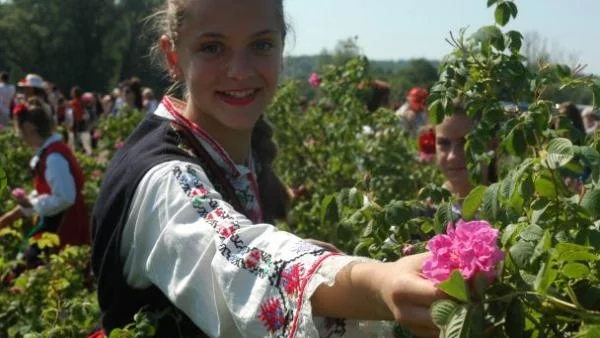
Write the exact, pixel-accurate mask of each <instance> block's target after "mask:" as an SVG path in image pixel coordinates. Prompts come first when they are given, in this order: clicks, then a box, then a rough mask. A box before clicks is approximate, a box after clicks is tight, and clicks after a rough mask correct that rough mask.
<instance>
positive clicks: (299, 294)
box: [172, 165, 339, 337]
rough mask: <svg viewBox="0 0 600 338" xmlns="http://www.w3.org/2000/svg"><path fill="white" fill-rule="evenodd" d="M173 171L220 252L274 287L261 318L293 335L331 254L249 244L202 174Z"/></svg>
mask: <svg viewBox="0 0 600 338" xmlns="http://www.w3.org/2000/svg"><path fill="white" fill-rule="evenodd" d="M172 172H173V174H174V176H175V178H176V179H177V181H178V182H179V185H180V187H181V188H182V189H183V191H184V193H185V194H186V195H187V196H188V197H189V198H190V201H191V205H192V206H193V207H194V209H195V210H196V211H197V212H198V215H199V216H200V217H202V218H203V219H204V221H205V222H206V223H207V224H209V225H210V226H211V227H212V228H213V230H214V231H215V234H216V235H217V236H218V238H219V240H220V242H219V243H218V251H219V253H220V254H221V255H222V256H223V257H224V258H225V259H226V260H227V261H228V262H230V263H231V264H233V265H235V266H237V267H239V268H241V269H244V270H246V271H248V272H250V273H252V274H254V275H256V276H257V277H258V278H264V279H265V280H266V281H267V282H268V283H269V285H270V286H271V287H272V290H270V291H269V292H268V294H267V295H269V297H268V298H267V299H266V300H264V301H263V303H261V304H260V313H259V314H258V315H257V317H258V319H260V321H261V322H262V323H263V324H264V325H265V328H266V329H267V330H268V332H269V333H271V334H272V335H274V336H276V337H287V336H288V335H290V334H293V333H294V332H295V329H296V322H297V314H298V313H299V311H300V309H301V304H302V298H303V289H304V287H305V286H306V283H307V281H308V279H309V278H310V277H311V275H312V273H314V271H315V268H316V267H317V266H318V264H319V263H318V262H320V261H322V259H324V258H325V257H327V256H328V255H330V254H331V253H329V252H328V251H327V250H325V249H322V248H320V247H318V246H315V245H311V244H307V243H305V242H303V241H299V242H298V243H297V244H295V245H293V246H292V247H291V250H289V249H288V250H285V251H282V252H281V254H278V255H277V257H276V258H275V257H273V256H272V255H271V254H269V253H267V252H265V251H263V250H261V249H258V248H255V247H251V246H249V245H247V244H246V243H244V241H243V239H242V233H241V232H240V229H241V227H240V223H239V216H237V217H238V218H236V216H234V215H232V213H231V212H230V211H229V210H228V209H226V208H227V207H226V206H225V205H224V204H222V203H221V202H220V201H219V200H216V199H214V198H213V197H212V196H214V192H213V191H212V189H209V188H208V187H207V186H206V185H205V183H203V181H202V180H201V179H200V177H202V176H201V174H200V173H199V172H198V171H197V170H196V169H195V168H194V167H192V166H191V165H186V166H183V167H181V166H175V167H174V168H173V170H172ZM242 177H245V176H242ZM250 226H251V225H250ZM265 296H266V295H265ZM338 331H339V330H338Z"/></svg>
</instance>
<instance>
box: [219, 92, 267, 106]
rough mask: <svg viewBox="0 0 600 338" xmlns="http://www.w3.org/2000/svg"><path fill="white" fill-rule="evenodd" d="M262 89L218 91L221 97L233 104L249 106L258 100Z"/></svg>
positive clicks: (222, 99)
mask: <svg viewBox="0 0 600 338" xmlns="http://www.w3.org/2000/svg"><path fill="white" fill-rule="evenodd" d="M259 91H260V89H243V90H226V91H217V92H216V94H217V96H218V97H219V99H220V100H221V101H223V102H225V103H226V104H229V105H232V106H237V107H240V106H247V105H249V104H251V103H252V102H254V100H256V95H257V94H258V92H259Z"/></svg>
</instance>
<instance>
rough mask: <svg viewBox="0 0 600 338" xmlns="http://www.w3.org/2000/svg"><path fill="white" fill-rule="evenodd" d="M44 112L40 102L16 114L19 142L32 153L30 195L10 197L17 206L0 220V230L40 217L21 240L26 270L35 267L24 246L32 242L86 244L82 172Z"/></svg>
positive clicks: (34, 252) (32, 253)
mask: <svg viewBox="0 0 600 338" xmlns="http://www.w3.org/2000/svg"><path fill="white" fill-rule="evenodd" d="M45 107H46V106H44V105H43V104H42V102H41V101H40V100H39V99H37V98H32V99H29V101H28V103H27V106H26V107H23V108H22V109H21V110H19V111H17V112H16V116H15V120H16V121H17V124H18V127H19V137H20V138H21V139H22V140H23V142H24V143H25V144H27V145H28V146H29V147H31V148H33V149H34V150H35V156H34V157H33V158H32V159H31V161H30V163H29V166H30V170H31V172H32V174H33V178H34V180H33V185H34V190H33V191H32V192H31V193H30V194H25V193H24V192H23V191H22V192H21V193H17V192H16V191H15V192H13V198H14V199H15V200H16V202H17V203H18V206H17V207H16V208H14V209H12V210H11V211H9V212H7V213H6V214H4V215H2V216H0V228H3V227H5V226H8V225H10V224H12V223H13V222H14V221H16V220H17V219H19V218H22V217H29V216H32V215H34V214H36V215H37V216H38V222H37V223H36V224H35V226H34V228H33V229H32V230H31V231H30V232H29V233H28V234H27V235H26V236H25V238H26V240H25V243H24V245H23V246H22V249H24V250H25V251H24V252H23V254H24V258H25V260H26V262H27V265H28V266H29V267H34V266H35V265H37V264H39V261H38V254H39V250H38V248H37V247H35V245H30V246H26V242H27V240H28V239H29V238H31V237H38V236H41V235H42V234H43V233H45V232H50V233H55V234H57V235H58V237H59V240H60V247H61V248H62V247H64V246H65V245H83V244H89V241H90V234H89V227H88V222H89V220H88V219H89V216H88V212H87V209H86V206H85V202H84V199H83V185H84V176H83V172H82V170H81V167H80V166H79V164H78V162H77V159H76V158H75V156H74V155H73V153H72V152H71V150H70V149H69V148H68V146H67V145H66V144H65V143H63V142H62V138H61V136H60V135H58V134H55V133H54V122H53V120H52V119H51V116H50V114H49V113H48V112H47V111H46V108H45Z"/></svg>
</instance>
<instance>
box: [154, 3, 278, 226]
mask: <svg viewBox="0 0 600 338" xmlns="http://www.w3.org/2000/svg"><path fill="white" fill-rule="evenodd" d="M273 1H274V3H275V10H276V11H277V18H278V20H279V24H280V27H281V38H282V41H285V39H286V37H287V33H288V25H287V23H286V20H285V15H284V10H283V0H273ZM189 3H190V0H166V2H165V4H164V5H163V7H162V8H161V9H160V10H159V11H158V12H157V13H156V14H154V15H153V16H152V17H151V18H150V20H152V21H154V30H155V32H156V36H157V37H161V36H163V35H164V36H166V37H167V38H168V39H169V42H170V43H171V48H173V49H175V46H176V45H177V42H178V38H179V33H178V32H179V30H180V28H181V26H182V24H183V22H184V20H185V18H186V14H185V13H186V8H187V6H188V5H189ZM151 54H152V55H153V56H154V59H155V60H157V61H158V62H159V64H160V65H161V66H162V68H163V70H164V71H167V69H166V64H167V63H166V60H165V59H164V55H163V53H162V52H161V50H160V47H159V45H158V43H157V44H155V45H154V47H153V48H152V50H151ZM172 80H173V79H172ZM173 82H174V83H173V85H172V86H171V88H170V89H169V90H168V91H167V93H169V92H173V91H175V89H176V88H178V87H179V86H180V85H181V84H180V83H177V82H176V81H174V80H173ZM252 152H253V155H254V156H255V159H256V160H257V162H258V169H259V173H258V180H257V181H258V186H259V190H260V195H261V196H260V198H261V201H262V205H263V209H264V210H263V212H264V218H265V221H274V220H276V219H285V217H286V215H287V209H288V207H289V204H290V195H289V194H288V190H287V188H286V187H285V185H284V184H283V183H282V182H281V180H280V179H279V177H278V176H277V174H276V173H275V171H274V169H273V161H274V160H275V157H276V156H277V146H276V145H275V143H274V142H273V128H272V127H271V125H270V124H269V123H268V122H267V120H266V119H265V118H264V116H261V118H260V119H259V120H258V122H257V123H256V125H255V126H254V129H253V131H252Z"/></svg>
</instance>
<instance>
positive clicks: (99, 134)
mask: <svg viewBox="0 0 600 338" xmlns="http://www.w3.org/2000/svg"><path fill="white" fill-rule="evenodd" d="M93 137H94V140H99V139H100V138H101V137H102V132H101V131H100V130H96V131H95V132H94V136H93Z"/></svg>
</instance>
